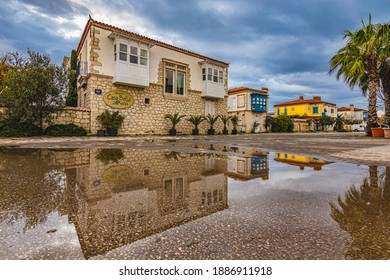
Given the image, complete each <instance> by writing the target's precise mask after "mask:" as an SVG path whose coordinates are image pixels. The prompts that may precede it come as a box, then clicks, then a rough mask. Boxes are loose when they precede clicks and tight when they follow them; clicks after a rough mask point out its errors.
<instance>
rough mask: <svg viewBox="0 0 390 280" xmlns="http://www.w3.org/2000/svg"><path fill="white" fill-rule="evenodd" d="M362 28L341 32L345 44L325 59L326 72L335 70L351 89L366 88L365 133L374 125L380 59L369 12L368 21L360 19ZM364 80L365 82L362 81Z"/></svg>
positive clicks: (378, 42)
mask: <svg viewBox="0 0 390 280" xmlns="http://www.w3.org/2000/svg"><path fill="white" fill-rule="evenodd" d="M362 25H363V27H362V28H360V29H359V30H357V31H355V32H351V31H349V30H346V31H344V39H347V44H346V45H345V46H344V47H343V48H341V49H340V50H338V52H337V53H336V54H335V55H334V56H333V57H332V58H331V60H330V61H329V64H330V70H329V74H333V73H334V72H335V71H336V70H337V73H336V78H337V79H339V78H340V77H341V76H342V77H343V79H344V81H345V82H346V83H348V85H349V87H350V88H351V89H352V88H354V87H355V86H356V85H357V86H359V88H361V89H362V91H363V94H365V89H367V91H368V122H367V127H368V130H367V132H368V135H371V131H370V129H369V128H371V127H374V126H375V124H376V121H377V108H376V104H377V87H378V82H379V61H380V59H381V55H382V54H381V40H380V36H379V32H378V25H374V24H372V23H371V15H370V16H369V22H368V24H365V23H364V21H363V20H362ZM365 81H367V83H365Z"/></svg>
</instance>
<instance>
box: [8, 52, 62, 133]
mask: <svg viewBox="0 0 390 280" xmlns="http://www.w3.org/2000/svg"><path fill="white" fill-rule="evenodd" d="M27 53H28V58H24V59H23V61H22V62H21V63H18V64H17V65H16V66H15V67H13V68H11V69H10V70H8V71H7V73H6V74H5V75H4V77H3V78H4V79H3V94H4V97H5V102H6V106H7V108H6V116H7V118H8V119H12V120H16V121H19V122H27V123H31V124H35V125H38V126H39V127H40V128H43V124H44V122H50V120H51V118H52V114H53V113H54V112H56V111H58V110H59V109H60V108H61V106H62V105H63V95H64V92H65V84H66V75H65V71H64V68H63V67H60V66H57V65H54V64H53V63H52V62H51V61H50V57H49V56H47V55H44V54H40V53H37V52H34V51H31V50H28V52H27Z"/></svg>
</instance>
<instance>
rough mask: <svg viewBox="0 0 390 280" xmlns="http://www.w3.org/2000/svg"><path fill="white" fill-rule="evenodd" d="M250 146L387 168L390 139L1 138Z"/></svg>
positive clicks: (27, 144) (97, 144)
mask: <svg viewBox="0 0 390 280" xmlns="http://www.w3.org/2000/svg"><path fill="white" fill-rule="evenodd" d="M210 144H214V145H221V146H237V147H253V148H257V149H262V150H273V151H279V152H289V153H298V154H305V155H312V156H317V157H322V158H323V159H327V160H338V161H345V162H351V163H356V164H367V165H383V166H390V139H385V138H372V137H367V136H365V134H364V133H361V132H351V133H334V132H333V133H261V134H241V135H213V136H206V135H200V136H191V135H183V136H175V137H172V136H119V137H94V136H92V137H31V138H2V139H0V147H1V146H3V147H10V146H13V147H20V148H51V149H53V148H55V149H61V148H104V147H107V148H113V147H118V148H134V147H140V148H142V147H148V148H158V149H172V148H175V149H179V150H180V151H182V152H186V151H188V152H189V151H191V152H193V150H194V149H196V148H194V147H196V146H198V145H210ZM211 152H214V151H211Z"/></svg>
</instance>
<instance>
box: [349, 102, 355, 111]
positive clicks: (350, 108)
mask: <svg viewBox="0 0 390 280" xmlns="http://www.w3.org/2000/svg"><path fill="white" fill-rule="evenodd" d="M349 110H350V111H352V112H353V111H355V106H353V104H350V105H349Z"/></svg>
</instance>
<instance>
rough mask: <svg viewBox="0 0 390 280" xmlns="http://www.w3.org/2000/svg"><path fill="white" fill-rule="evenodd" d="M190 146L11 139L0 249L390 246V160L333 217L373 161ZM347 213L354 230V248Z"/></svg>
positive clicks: (204, 250)
mask: <svg viewBox="0 0 390 280" xmlns="http://www.w3.org/2000/svg"><path fill="white" fill-rule="evenodd" d="M182 151H183V149H177V150H159V149H155V150H145V149H141V148H137V149H73V150H32V149H30V150H29V149H22V150H20V149H1V150H0V239H2V240H4V242H2V243H1V244H0V258H14V259H24V258H32V259H50V258H53V259H56V258H61V257H62V258H79V259H80V258H87V259H88V258H105V257H106V256H108V255H110V256H113V258H137V257H139V258H141V259H142V258H143V259H145V258H149V257H150V256H152V255H153V253H154V252H158V253H156V254H155V255H154V256H152V257H151V258H153V257H154V258H164V257H165V258H176V256H177V255H176V253H177V250H179V249H180V250H181V252H180V255H179V257H178V258H183V259H184V258H188V259H190V258H192V259H205V258H216V259H227V258H231V259H235V258H240V259H261V258H279V259H280V258H282V259H290V258H296V259H299V258H309V259H310V258H313V259H316V258H320V259H321V258H322V259H324V258H333V259H334V258H343V257H345V258H363V259H368V258H389V257H390V256H389V239H388V236H390V234H389V215H388V213H389V211H388V210H389V209H388V207H389V205H390V204H389V192H390V191H389V188H390V186H389V180H390V174H389V173H390V170H388V169H386V171H385V170H384V169H383V168H382V169H381V168H379V169H378V168H376V167H370V168H369V171H370V173H369V174H370V178H369V179H366V180H364V181H363V184H362V186H361V187H360V188H355V187H352V188H351V189H350V190H349V191H348V192H347V193H346V194H345V195H343V196H341V197H339V199H338V203H333V204H331V207H332V217H333V218H334V220H335V221H336V222H334V221H333V220H332V217H331V216H330V215H329V203H328V201H337V196H338V195H339V194H342V193H343V192H344V191H345V189H344V186H345V185H351V184H352V182H354V183H355V184H357V183H359V182H360V180H361V178H362V177H363V176H365V175H364V174H365V173H364V172H366V170H368V168H367V167H363V166H361V167H356V166H353V165H346V164H340V163H335V164H329V162H326V161H323V160H321V159H315V158H310V157H304V156H300V155H292V154H285V153H280V154H278V153H275V155H274V154H273V153H271V154H269V153H267V152H262V151H259V150H257V149H250V148H241V147H222V146H221V147H219V146H217V145H213V146H212V147H211V146H210V145H207V147H204V148H199V151H200V152H201V153H192V154H191V153H183V152H182ZM191 151H193V149H191ZM269 157H271V158H274V159H275V160H274V161H269ZM283 159H287V160H288V162H289V164H288V165H287V164H284V163H285V162H287V161H283ZM292 162H293V163H294V164H293V165H291V163H292ZM298 164H301V165H303V167H302V166H301V165H298ZM325 164H329V166H328V167H327V168H323V169H322V166H324V165H325ZM297 165H298V166H299V167H300V168H301V167H302V168H305V167H311V168H314V169H315V170H321V172H317V171H316V172H300V171H299V170H298V168H296V166H297ZM270 169H271V171H270ZM270 172H272V174H273V176H272V177H271V176H270ZM362 174H363V175H362ZM228 184H229V186H228ZM259 185H261V186H262V187H261V188H259ZM242 186H245V187H242ZM227 209H228V211H226V210H227ZM200 218H202V219H200ZM190 221H192V222H191V223H189V222H190ZM337 223H338V224H339V225H340V228H342V229H343V230H345V231H346V232H347V233H348V234H349V235H350V236H351V241H350V243H348V244H347V251H346V252H345V256H343V255H342V254H343V252H342V251H343V248H342V246H341V244H343V243H344V242H345V238H346V236H347V234H345V233H344V232H343V231H342V230H341V229H340V228H339V226H338V225H337ZM184 224H185V225H184ZM180 225H184V226H180ZM169 229H172V230H171V231H168V230H169ZM157 233H158V235H157V236H158V237H157V238H155V236H153V235H154V234H157ZM371 233H373V234H371ZM162 237H163V238H162ZM386 237H387V239H386ZM141 239H143V240H142V241H141ZM167 239H169V241H170V242H171V243H166V242H167V241H164V240H167ZM63 240H65V241H63ZM138 240H140V242H135V241H138ZM156 240H157V241H156ZM61 242H62V243H61ZM59 243H60V244H59ZM130 244H131V245H130ZM140 244H141V245H140ZM177 244H179V245H177ZM180 244H191V246H189V247H187V246H186V245H183V246H184V247H183V246H182V247H180V248H179V247H178V246H180ZM367 244H368V245H367ZM72 246H73V247H72ZM366 246H368V248H366ZM386 246H387V247H386ZM117 248H118V249H117ZM119 248H120V249H119ZM135 248H138V249H139V248H142V250H144V252H141V251H138V254H137V253H134V251H133V250H134V249H135ZM144 248H145V249H144ZM178 248H179V249H178ZM114 249H117V250H114ZM187 249H188V250H187ZM117 253H119V255H118V254H117ZM120 254H124V255H120ZM142 254H144V255H142ZM123 256H125V257H123ZM166 256H169V257H166Z"/></svg>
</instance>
